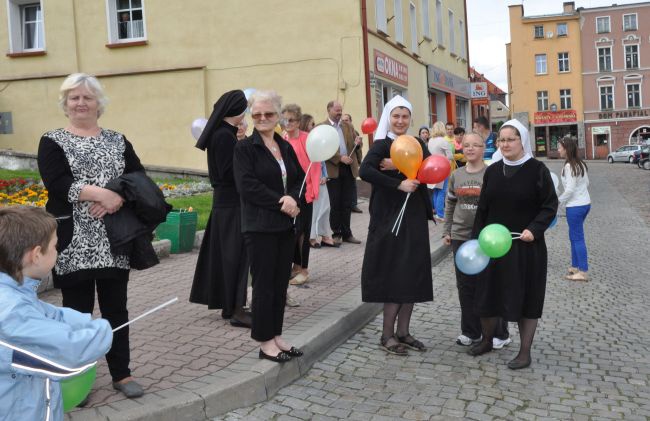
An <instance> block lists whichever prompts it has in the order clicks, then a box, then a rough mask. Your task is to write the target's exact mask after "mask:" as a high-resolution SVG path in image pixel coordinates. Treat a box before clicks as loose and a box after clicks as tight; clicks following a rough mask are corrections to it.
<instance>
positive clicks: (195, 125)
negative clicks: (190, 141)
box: [190, 118, 208, 140]
mask: <svg viewBox="0 0 650 421" xmlns="http://www.w3.org/2000/svg"><path fill="white" fill-rule="evenodd" d="M207 123H208V120H206V119H205V118H197V119H196V120H194V121H193V122H192V127H191V128H190V131H191V132H192V137H193V138H194V140H199V137H201V133H203V129H205V125H206V124H207Z"/></svg>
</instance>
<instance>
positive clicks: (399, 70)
mask: <svg viewBox="0 0 650 421" xmlns="http://www.w3.org/2000/svg"><path fill="white" fill-rule="evenodd" d="M375 73H376V74H378V75H380V76H382V77H384V78H386V79H388V80H392V81H393V82H396V83H399V84H400V85H403V86H408V84H409V68H408V66H407V65H406V64H404V63H402V62H399V61H397V60H395V59H394V58H392V57H390V56H388V55H386V54H384V53H382V52H381V51H378V50H375Z"/></svg>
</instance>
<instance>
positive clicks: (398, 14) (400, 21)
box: [393, 0, 404, 45]
mask: <svg viewBox="0 0 650 421" xmlns="http://www.w3.org/2000/svg"><path fill="white" fill-rule="evenodd" d="M394 6H395V8H394V10H393V13H395V41H396V42H398V43H400V44H402V45H404V17H403V16H402V0H395V3H394Z"/></svg>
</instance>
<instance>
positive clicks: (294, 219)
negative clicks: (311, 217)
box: [293, 161, 313, 224]
mask: <svg viewBox="0 0 650 421" xmlns="http://www.w3.org/2000/svg"><path fill="white" fill-rule="evenodd" d="M311 164H313V162H311V161H309V166H308V167H307V172H306V173H305V178H304V179H303V180H302V186H300V193H298V203H300V196H302V189H303V188H304V187H305V183H306V182H307V177H308V176H309V170H311ZM296 219H298V217H297V216H294V217H293V223H294V224H295V223H296Z"/></svg>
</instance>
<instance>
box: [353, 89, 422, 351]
mask: <svg viewBox="0 0 650 421" xmlns="http://www.w3.org/2000/svg"><path fill="white" fill-rule="evenodd" d="M411 112H412V106H411V104H410V103H409V102H408V101H406V100H405V99H404V98H402V97H401V96H396V97H394V98H393V99H391V100H390V101H389V102H388V103H387V104H386V106H385V107H384V110H383V112H382V114H381V119H380V121H379V125H378V127H377V132H376V134H375V139H376V140H375V141H374V143H373V144H372V146H371V147H370V150H369V151H368V154H367V155H366V158H365V159H364V160H363V163H362V164H361V168H360V171H359V173H360V176H361V178H362V179H363V180H365V181H367V182H368V183H370V184H371V185H372V193H371V195H370V224H369V227H368V239H367V242H366V249H365V254H364V258H363V267H362V271H361V294H362V299H363V301H364V302H375V303H377V302H378V303H384V311H383V315H384V324H383V334H382V337H381V340H380V343H381V346H382V348H383V349H384V350H385V351H386V352H388V353H391V354H394V355H408V351H407V348H410V349H413V350H416V351H420V352H422V351H425V350H426V348H425V346H424V344H423V343H422V342H420V341H419V340H417V339H415V338H414V337H413V336H412V335H411V332H410V330H409V328H410V322H411V314H412V312H413V306H414V303H416V302H425V301H432V300H433V287H432V277H431V255H430V252H429V227H428V220H429V219H433V212H432V209H431V201H430V200H429V195H428V193H427V185H426V184H424V183H423V184H420V182H419V181H418V180H417V179H416V175H417V171H418V169H419V167H420V163H421V162H422V158H423V157H426V156H428V155H429V151H428V150H427V148H423V147H422V145H421V144H420V143H419V142H418V141H417V140H416V139H415V138H413V137H412V136H408V135H406V132H407V130H408V129H409V127H410V125H411ZM395 167H397V168H400V169H401V171H399V170H397V169H395ZM400 215H401V226H400V227H399V229H398V230H395V228H396V224H395V223H396V220H397V219H398V217H399V216H400ZM396 324H397V328H396V326H395V325H396Z"/></svg>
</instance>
